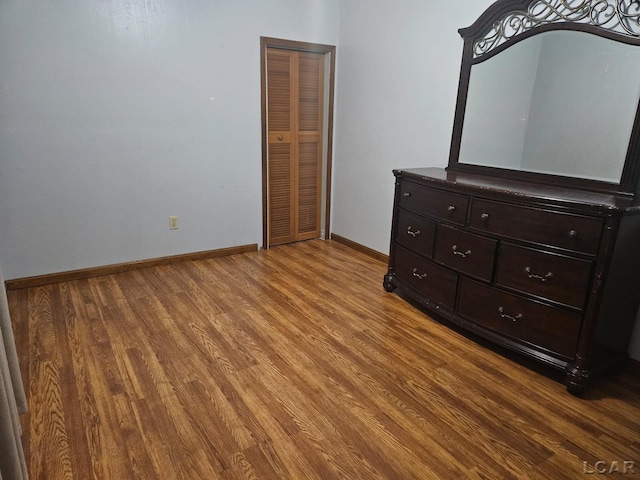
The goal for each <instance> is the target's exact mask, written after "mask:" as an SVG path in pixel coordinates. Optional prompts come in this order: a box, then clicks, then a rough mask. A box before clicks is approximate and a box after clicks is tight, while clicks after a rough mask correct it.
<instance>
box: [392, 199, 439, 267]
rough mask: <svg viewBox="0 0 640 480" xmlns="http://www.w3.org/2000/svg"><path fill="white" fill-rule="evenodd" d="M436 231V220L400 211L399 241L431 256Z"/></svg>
mask: <svg viewBox="0 0 640 480" xmlns="http://www.w3.org/2000/svg"><path fill="white" fill-rule="evenodd" d="M435 233H436V224H435V222H433V221H431V220H428V219H426V218H424V217H419V216H418V215H414V214H413V213H409V212H407V211H404V210H399V211H398V221H397V223H396V241H397V242H398V243H401V244H402V245H404V246H405V247H407V248H410V249H412V250H415V251H416V252H418V253H420V254H422V255H426V256H427V257H431V256H432V255H433V242H434V237H435Z"/></svg>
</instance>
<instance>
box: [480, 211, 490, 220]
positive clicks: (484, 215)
mask: <svg viewBox="0 0 640 480" xmlns="http://www.w3.org/2000/svg"><path fill="white" fill-rule="evenodd" d="M480 218H481V219H482V220H488V219H489V214H488V213H486V212H485V213H483V214H482V215H480Z"/></svg>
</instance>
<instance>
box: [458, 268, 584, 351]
mask: <svg viewBox="0 0 640 480" xmlns="http://www.w3.org/2000/svg"><path fill="white" fill-rule="evenodd" d="M459 313H460V315H462V316H464V317H466V318H468V319H469V320H471V321H473V322H475V323H477V324H480V325H482V326H484V327H487V328H490V329H491V330H494V331H496V332H498V333H500V334H503V335H506V336H509V337H512V338H514V339H517V340H522V341H524V342H527V343H529V344H531V345H533V346H535V347H538V348H542V349H545V350H549V351H551V352H555V353H557V354H560V355H562V356H564V357H567V358H573V356H574V354H575V349H576V345H577V339H578V333H579V332H580V321H581V316H580V314H578V313H575V312H570V311H565V310H562V309H560V308H555V307H550V306H548V305H544V304H542V303H539V302H535V301H533V300H528V299H525V298H522V297H520V296H518V295H515V294H510V293H506V292H503V291H501V290H498V289H496V288H494V287H490V286H487V285H483V284H481V283H478V282H475V281H473V280H469V279H467V278H462V279H461V280H460V301H459Z"/></svg>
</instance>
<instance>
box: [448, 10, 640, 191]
mask: <svg viewBox="0 0 640 480" xmlns="http://www.w3.org/2000/svg"><path fill="white" fill-rule="evenodd" d="M633 4H637V9H638V13H637V14H636V13H634V14H633V15H632V16H631V17H630V18H631V20H630V24H631V28H630V29H629V28H624V27H623V28H624V30H623V33H621V32H620V30H614V29H613V28H612V27H614V28H615V27H616V25H619V24H615V14H616V12H619V10H617V9H620V8H621V7H625V6H626V7H629V6H631V5H633ZM572 8H573V9H576V10H577V9H578V8H579V9H580V11H579V13H580V14H579V15H573V16H572V15H571V14H570V13H571V11H570V12H569V14H567V10H566V9H572ZM632 8H636V7H635V6H633V7H632ZM536 9H538V10H540V9H543V10H546V11H547V12H551V14H550V16H549V17H545V18H543V19H539V18H534V19H533V20H531V17H533V16H534V13H535V11H536ZM562 9H565V11H564V13H565V14H563V10H562ZM573 13H574V14H575V10H574V11H573ZM585 13H586V15H583V16H582V18H579V17H580V16H581V15H582V14H585ZM604 14H610V15H611V16H610V17H603V16H602V15H604ZM513 18H515V23H512V24H509V23H508V22H509V20H510V19H513ZM549 18H550V20H549ZM575 18H578V19H579V21H575ZM603 19H604V20H603ZM611 19H613V21H614V24H613V25H610V23H611V21H610V20H611ZM530 20H531V21H530ZM627 25H628V24H627ZM505 27H508V28H511V29H512V32H509V33H505V32H504V31H501V29H502V28H505ZM553 30H573V31H579V32H586V33H590V34H593V35H597V36H599V37H604V38H607V39H610V40H615V41H617V42H622V43H626V44H629V45H635V46H638V48H640V0H498V1H497V2H495V3H494V4H492V5H491V6H490V7H489V8H487V9H486V10H485V11H484V13H483V14H482V15H480V17H479V18H478V19H477V20H476V21H475V22H474V23H473V24H472V25H471V26H469V27H466V28H461V29H459V30H458V33H459V34H460V36H461V37H462V38H463V40H464V46H463V51H462V64H461V67H460V79H459V83H458V98H457V103H456V110H455V116H454V122H453V134H452V139H451V149H450V152H449V163H448V166H447V170H448V171H456V172H469V173H477V174H484V175H492V176H497V177H505V178H510V179H517V180H525V181H535V182H539V183H547V184H553V185H559V186H566V187H573V188H582V189H585V190H592V191H602V192H610V193H619V194H626V195H633V194H634V193H635V192H636V189H637V187H638V180H639V178H640V102H639V104H638V106H637V107H636V113H635V117H634V123H633V127H632V130H631V136H630V139H629V146H628V148H627V154H626V157H625V163H624V167H623V171H622V176H621V178H620V182H619V183H610V182H605V181H600V180H592V179H586V178H580V177H570V176H564V175H553V174H547V173H538V172H528V171H522V170H511V169H506V168H501V167H491V166H485V165H475V164H470V163H459V162H458V157H459V154H460V144H461V141H462V129H463V125H464V116H465V110H466V105H467V95H468V90H469V80H470V77H471V67H472V66H473V65H475V64H477V63H481V62H483V61H485V60H488V59H489V58H491V57H492V56H494V55H497V54H499V53H500V52H502V51H503V50H505V49H507V48H509V47H510V46H511V45H514V44H515V43H518V42H520V41H522V40H524V39H526V38H529V37H532V36H534V35H537V34H540V33H543V32H547V31H553ZM487 36H489V37H487ZM487 38H489V41H487ZM494 40H495V42H494ZM482 42H484V43H482ZM476 46H477V48H478V50H479V51H478V53H477V54H476V53H474V47H476Z"/></svg>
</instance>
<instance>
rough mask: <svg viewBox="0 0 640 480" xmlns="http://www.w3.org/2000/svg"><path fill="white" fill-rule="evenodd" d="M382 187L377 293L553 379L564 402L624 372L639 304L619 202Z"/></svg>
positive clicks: (490, 185) (529, 192) (479, 186)
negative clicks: (384, 266)
mask: <svg viewBox="0 0 640 480" xmlns="http://www.w3.org/2000/svg"><path fill="white" fill-rule="evenodd" d="M394 175H395V178H396V182H395V200H394V207H393V221H392V232H391V246H390V254H389V269H388V273H387V274H386V275H385V277H384V282H383V285H384V288H385V289H386V290H387V291H394V290H395V291H397V292H398V293H401V294H402V295H403V296H406V297H408V298H409V299H411V300H413V301H415V302H417V303H418V304H419V305H420V306H421V307H422V308H423V309H424V311H425V312H426V313H428V314H429V315H431V316H432V317H434V318H436V319H439V320H442V321H444V322H446V323H447V324H453V325H456V326H458V327H460V328H462V329H463V330H465V331H468V332H470V333H473V334H474V335H476V336H479V337H482V338H483V339H486V340H489V341H490V342H493V343H494V344H495V345H499V346H501V347H506V348H507V349H510V350H512V351H515V352H518V353H519V354H521V355H523V356H526V357H529V358H532V359H534V360H536V361H538V362H541V363H543V364H546V365H549V366H551V367H554V368H556V369H560V370H564V371H565V373H566V385H567V389H568V390H569V392H571V393H573V394H580V393H583V392H584V391H585V390H586V389H587V388H588V386H589V384H590V382H591V380H592V378H593V377H594V376H596V374H598V373H601V372H606V371H608V370H610V369H612V368H614V367H616V366H618V365H620V364H621V363H622V362H624V361H625V359H626V358H627V348H628V345H629V339H630V336H631V332H632V329H633V325H634V320H635V318H636V312H637V310H638V302H639V299H640V288H638V276H639V275H640V209H639V208H638V207H637V206H633V202H632V200H631V197H629V196H623V195H615V194H610V193H598V192H592V191H587V190H581V189H577V188H572V189H567V188H564V187H554V186H545V185H540V184H536V183H533V182H527V181H519V180H511V179H508V178H501V177H496V176H490V175H489V176H488V175H481V174H476V173H468V172H455V171H447V170H445V169H441V168H419V169H408V170H395V171H394Z"/></svg>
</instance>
